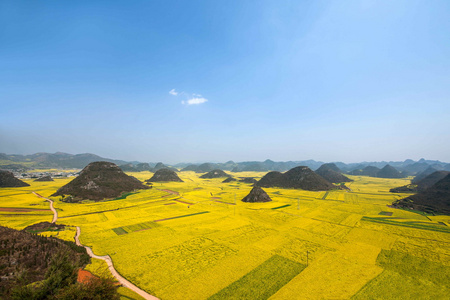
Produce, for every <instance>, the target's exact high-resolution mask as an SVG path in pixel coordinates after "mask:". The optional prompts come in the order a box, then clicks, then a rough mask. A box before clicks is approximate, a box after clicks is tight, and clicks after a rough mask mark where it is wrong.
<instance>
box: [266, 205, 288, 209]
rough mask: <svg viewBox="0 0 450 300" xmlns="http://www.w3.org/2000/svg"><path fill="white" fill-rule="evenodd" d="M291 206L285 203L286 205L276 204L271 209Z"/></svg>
mask: <svg viewBox="0 0 450 300" xmlns="http://www.w3.org/2000/svg"><path fill="white" fill-rule="evenodd" d="M288 206H291V205H290V204H286V205H281V206H277V207H272V208H271V209H280V208H285V207H288Z"/></svg>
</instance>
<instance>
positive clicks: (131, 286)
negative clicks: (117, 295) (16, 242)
mask: <svg viewBox="0 0 450 300" xmlns="http://www.w3.org/2000/svg"><path fill="white" fill-rule="evenodd" d="M33 194H34V195H36V196H38V197H39V198H42V199H45V200H46V201H48V202H50V209H51V211H52V212H53V220H52V223H56V221H57V220H58V212H57V211H56V209H55V208H54V207H53V201H52V200H50V199H47V198H45V197H43V196H41V195H39V194H38V193H36V192H33ZM80 234H81V228H80V227H78V226H77V233H76V235H75V243H76V244H77V246H81V247H84V248H86V252H87V254H88V255H89V256H90V257H92V258H97V259H101V260H104V261H106V263H107V264H108V269H109V271H110V272H111V274H112V275H113V276H114V277H115V278H116V279H117V281H119V283H120V284H121V285H123V286H124V287H126V288H128V289H130V290H132V291H133V292H135V293H136V294H138V295H140V296H141V297H143V298H144V299H147V300H159V298H156V297H155V296H152V295H150V294H149V293H147V292H145V291H143V290H141V289H140V288H138V287H137V286H135V285H134V284H132V283H131V282H129V281H128V280H126V279H125V278H123V277H122V275H120V274H119V273H118V272H117V271H116V269H115V268H114V265H113V262H112V259H111V257H110V256H109V255H104V256H99V255H95V254H94V252H93V251H92V249H91V248H90V247H88V246H84V245H83V244H81V243H80Z"/></svg>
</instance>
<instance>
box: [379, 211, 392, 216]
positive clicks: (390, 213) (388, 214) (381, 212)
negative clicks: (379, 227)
mask: <svg viewBox="0 0 450 300" xmlns="http://www.w3.org/2000/svg"><path fill="white" fill-rule="evenodd" d="M378 214H379V215H380V216H392V214H393V212H391V211H380V212H379V213H378Z"/></svg>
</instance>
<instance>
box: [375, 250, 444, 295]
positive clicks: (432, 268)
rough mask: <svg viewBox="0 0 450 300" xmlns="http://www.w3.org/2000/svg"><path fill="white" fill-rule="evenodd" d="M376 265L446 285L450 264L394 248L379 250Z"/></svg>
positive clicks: (403, 274) (418, 278)
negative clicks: (443, 263)
mask: <svg viewBox="0 0 450 300" xmlns="http://www.w3.org/2000/svg"><path fill="white" fill-rule="evenodd" d="M377 265H379V266H380V267H382V268H383V269H385V270H390V271H394V272H397V273H399V274H401V275H402V276H408V277H413V278H416V279H417V280H428V281H430V282H433V283H434V284H436V285H440V286H446V285H448V283H449V282H450V266H445V265H442V264H440V263H437V262H433V261H430V260H427V259H425V258H422V257H417V256H413V255H410V254H407V253H403V252H399V251H395V250H381V252H380V254H379V255H378V257H377Z"/></svg>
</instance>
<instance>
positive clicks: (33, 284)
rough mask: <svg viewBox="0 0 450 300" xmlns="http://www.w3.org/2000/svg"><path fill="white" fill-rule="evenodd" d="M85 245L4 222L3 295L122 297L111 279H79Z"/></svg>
mask: <svg viewBox="0 0 450 300" xmlns="http://www.w3.org/2000/svg"><path fill="white" fill-rule="evenodd" d="M89 262H90V258H89V256H88V255H87V253H86V249H85V248H84V247H80V246H77V245H76V244H75V243H73V242H69V241H63V240H60V239H56V238H53V237H51V238H49V237H44V236H40V235H37V234H35V233H30V232H26V231H23V230H22V231H18V230H14V229H11V228H8V227H4V226H0V299H5V300H8V299H30V300H41V299H42V300H43V299H52V300H53V299H86V300H89V299H119V297H118V294H117V291H116V286H115V285H114V282H113V281H112V280H110V279H103V278H97V277H93V278H91V279H90V280H88V281H87V282H83V283H79V282H77V277H78V270H79V269H80V268H83V267H84V266H86V265H87V264H88V263H89Z"/></svg>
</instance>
